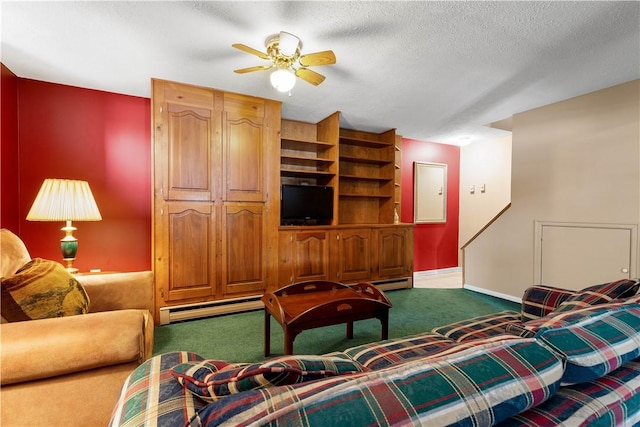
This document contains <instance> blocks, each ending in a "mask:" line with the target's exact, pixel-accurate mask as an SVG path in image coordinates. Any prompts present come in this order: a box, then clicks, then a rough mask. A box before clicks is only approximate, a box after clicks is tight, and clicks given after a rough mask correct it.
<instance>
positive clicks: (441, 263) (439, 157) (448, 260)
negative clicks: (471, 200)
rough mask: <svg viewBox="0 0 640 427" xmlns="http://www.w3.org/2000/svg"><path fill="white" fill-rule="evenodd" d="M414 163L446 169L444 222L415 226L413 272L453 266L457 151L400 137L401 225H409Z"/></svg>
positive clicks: (455, 236) (454, 263)
mask: <svg viewBox="0 0 640 427" xmlns="http://www.w3.org/2000/svg"><path fill="white" fill-rule="evenodd" d="M414 162H433V163H444V164H446V165H448V167H447V222H446V223H443V224H416V225H415V229H414V243H413V248H414V250H413V258H414V259H413V269H414V270H415V271H426V270H438V269H443V268H450V267H457V266H458V206H459V187H460V148H459V147H457V146H453V145H444V144H436V143H433V142H424V141H417V140H413V139H408V138H403V140H402V200H401V203H402V204H401V218H400V219H401V222H408V223H411V222H413V164H414Z"/></svg>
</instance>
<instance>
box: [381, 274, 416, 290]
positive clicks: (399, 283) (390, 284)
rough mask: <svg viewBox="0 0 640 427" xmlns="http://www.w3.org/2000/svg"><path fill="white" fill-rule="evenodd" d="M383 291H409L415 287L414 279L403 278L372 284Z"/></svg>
mask: <svg viewBox="0 0 640 427" xmlns="http://www.w3.org/2000/svg"><path fill="white" fill-rule="evenodd" d="M371 283H373V284H374V285H376V287H377V288H378V289H380V290H381V291H383V292H384V291H393V290H396V289H409V288H412V287H413V279H412V278H411V277H402V278H400V279H389V280H376V281H373V282H371Z"/></svg>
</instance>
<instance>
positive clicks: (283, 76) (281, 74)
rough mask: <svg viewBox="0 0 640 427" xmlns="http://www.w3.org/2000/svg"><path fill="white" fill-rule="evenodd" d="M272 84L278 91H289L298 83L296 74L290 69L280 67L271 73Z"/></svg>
mask: <svg viewBox="0 0 640 427" xmlns="http://www.w3.org/2000/svg"><path fill="white" fill-rule="evenodd" d="M270 79H271V86H273V87H274V88H275V89H276V90H277V91H278V92H289V91H290V90H291V89H293V87H294V86H295V84H296V76H295V74H293V73H292V72H291V71H290V70H286V69H283V68H279V69H277V70H275V71H274V72H273V73H271V77H270Z"/></svg>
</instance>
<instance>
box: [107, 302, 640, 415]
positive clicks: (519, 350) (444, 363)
mask: <svg viewBox="0 0 640 427" xmlns="http://www.w3.org/2000/svg"><path fill="white" fill-rule="evenodd" d="M625 305H626V304H625ZM639 309H640V306H638V305H637V304H628V305H626V307H623V306H622V305H621V304H611V305H609V307H606V306H600V307H598V308H593V309H591V310H584V311H582V310H580V311H579V312H574V313H562V315H560V316H557V317H555V318H554V319H553V320H551V319H547V323H546V324H543V323H544V322H541V324H540V325H538V326H542V327H543V328H542V329H543V330H545V329H546V330H551V329H553V328H560V329H563V328H566V327H567V326H569V325H572V324H574V325H575V324H578V323H580V324H582V323H584V321H585V317H592V316H595V317H593V318H594V319H595V320H598V319H601V318H602V317H603V315H605V316H606V317H610V320H607V322H606V323H607V325H609V324H610V325H615V326H616V327H617V328H622V329H625V328H627V329H628V328H632V329H635V330H637V328H638V327H640V325H635V323H638V322H637V321H636V320H633V319H631V317H630V319H631V321H626V320H625V318H620V316H619V315H618V314H617V312H618V311H620V312H621V313H622V312H625V311H627V313H625V316H627V315H628V316H630V315H634V316H637V315H638V310H639ZM636 319H637V317H636ZM621 320H625V322H622V323H621ZM611 322H613V323H611ZM630 322H631V323H630ZM632 323H633V324H632ZM589 324H591V323H589ZM593 325H595V326H598V325H599V323H596V322H594V323H593ZM620 325H622V326H620ZM625 325H626V326H625ZM607 327H608V326H607ZM599 331H601V328H600V327H599V326H598V327H597V328H596V329H594V330H593V332H594V333H595V332H599ZM563 333H564V332H563ZM591 334H592V332H589V335H585V334H583V333H580V334H579V336H582V337H585V336H591ZM625 335H627V338H629V339H631V341H634V339H633V337H634V336H635V335H637V334H633V333H632V334H625ZM599 336H601V337H605V336H608V334H599ZM612 336H613V337H614V338H615V337H616V336H617V335H616V334H614V335H612ZM542 341H543V340H541V339H540V337H537V338H528V339H523V338H519V337H515V336H513V337H511V338H510V339H507V338H506V337H505V338H501V337H492V338H490V339H485V340H469V341H465V342H463V343H462V344H460V343H458V344H455V345H453V346H452V345H451V343H452V340H449V339H446V338H444V337H440V338H439V337H437V336H435V335H434V334H430V333H425V334H419V335H415V336H411V337H405V338H399V339H394V340H387V341H381V342H378V343H371V344H367V345H363V346H358V347H354V348H351V349H348V350H346V351H345V352H344V353H340V355H341V357H342V356H343V357H345V358H350V359H352V360H355V361H357V362H360V363H361V364H363V365H366V366H368V367H369V368H371V369H373V371H371V372H364V373H360V374H354V375H351V376H337V377H332V378H329V379H323V380H319V381H311V382H308V383H302V384H296V385H287V386H279V387H271V388H265V389H259V390H252V391H247V392H243V393H240V394H236V395H233V396H226V397H223V398H222V399H220V400H218V401H217V402H214V403H210V404H207V402H204V401H202V400H200V399H199V398H197V397H195V396H194V395H193V394H191V393H189V392H188V391H185V389H184V388H183V387H181V386H180V385H179V383H178V382H177V381H176V380H175V378H174V376H173V375H172V373H171V369H172V368H173V367H174V366H177V365H179V364H181V363H184V362H188V361H197V360H202V358H201V357H200V356H198V355H197V354H194V353H188V352H174V353H166V354H163V355H159V356H156V357H153V358H152V359H150V360H148V361H147V362H145V363H143V364H142V365H141V366H140V367H138V369H136V370H135V371H134V372H133V373H132V374H131V375H130V377H129V378H128V380H127V382H126V383H125V385H124V387H123V390H122V393H121V396H120V398H119V400H118V402H117V405H116V408H115V410H114V413H113V417H112V420H111V423H110V425H111V426H114V427H115V426H189V427H192V426H193V427H196V426H215V425H243V426H244V425H272V426H283V425H300V426H331V425H336V426H340V427H346V426H365V425H371V426H377V425H426V426H439V425H475V426H490V425H496V424H497V425H500V426H501V427H505V426H507V427H510V426H527V427H533V426H539V427H546V426H555V425H562V426H571V427H573V426H587V425H588V426H614V425H615V426H618V425H619V426H636V425H638V426H640V358H638V357H637V356H633V357H635V359H634V360H627V361H626V362H624V363H623V364H622V366H619V364H618V365H615V366H614V367H617V369H615V370H613V371H611V372H608V373H606V374H605V375H603V376H601V377H599V378H595V379H591V380H589V381H585V382H581V383H578V384H572V385H565V386H560V384H561V382H562V376H563V372H566V369H567V367H568V366H567V363H569V360H565V359H564V358H565V357H566V358H567V359H571V357H573V356H572V355H571V354H570V353H566V354H565V355H564V356H559V354H560V353H556V351H558V349H554V350H553V351H552V350H551V347H549V346H548V344H544V345H542V344H541V342H542ZM565 342H568V341H567V340H564V339H563V340H560V343H565ZM585 342H586V341H585ZM625 345H626V344H625ZM555 346H558V344H557V343H556V345H555ZM456 348H457V350H462V351H456ZM612 348H614V347H612ZM603 349H604V350H603V351H604V352H605V353H606V354H609V353H611V354H613V352H612V351H609V347H607V346H605V347H603ZM625 354H632V353H628V352H627V353H625ZM612 357H614V356H612ZM615 357H616V358H617V357H618V356H615ZM591 359H593V358H591V357H590V358H589V360H591ZM621 362H622V360H621ZM572 363H573V362H572ZM607 364H610V363H609V361H608V360H607ZM612 366H613V365H612Z"/></svg>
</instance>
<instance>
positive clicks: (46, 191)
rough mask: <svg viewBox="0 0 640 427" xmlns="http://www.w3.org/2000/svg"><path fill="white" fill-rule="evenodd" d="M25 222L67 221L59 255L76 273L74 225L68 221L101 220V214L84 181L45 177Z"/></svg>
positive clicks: (76, 244)
mask: <svg viewBox="0 0 640 427" xmlns="http://www.w3.org/2000/svg"><path fill="white" fill-rule="evenodd" d="M27 220H28V221H66V226H65V227H62V228H61V230H62V231H64V232H65V236H64V237H63V238H62V239H60V248H61V249H62V258H63V259H64V260H65V261H66V262H67V271H69V272H70V273H77V272H78V269H77V268H74V267H73V261H74V260H75V259H76V253H77V252H78V239H76V238H75V237H74V236H73V231H74V230H76V228H75V227H73V226H72V225H71V221H100V220H102V216H101V215H100V211H99V210H98V206H97V205H96V201H95V200H94V198H93V194H92V193H91V188H89V183H88V182H87V181H78V180H70V179H51V178H48V179H45V180H44V182H43V183H42V187H40V191H39V192H38V195H37V196H36V199H35V201H34V202H33V205H32V206H31V210H29V213H28V214H27Z"/></svg>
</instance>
